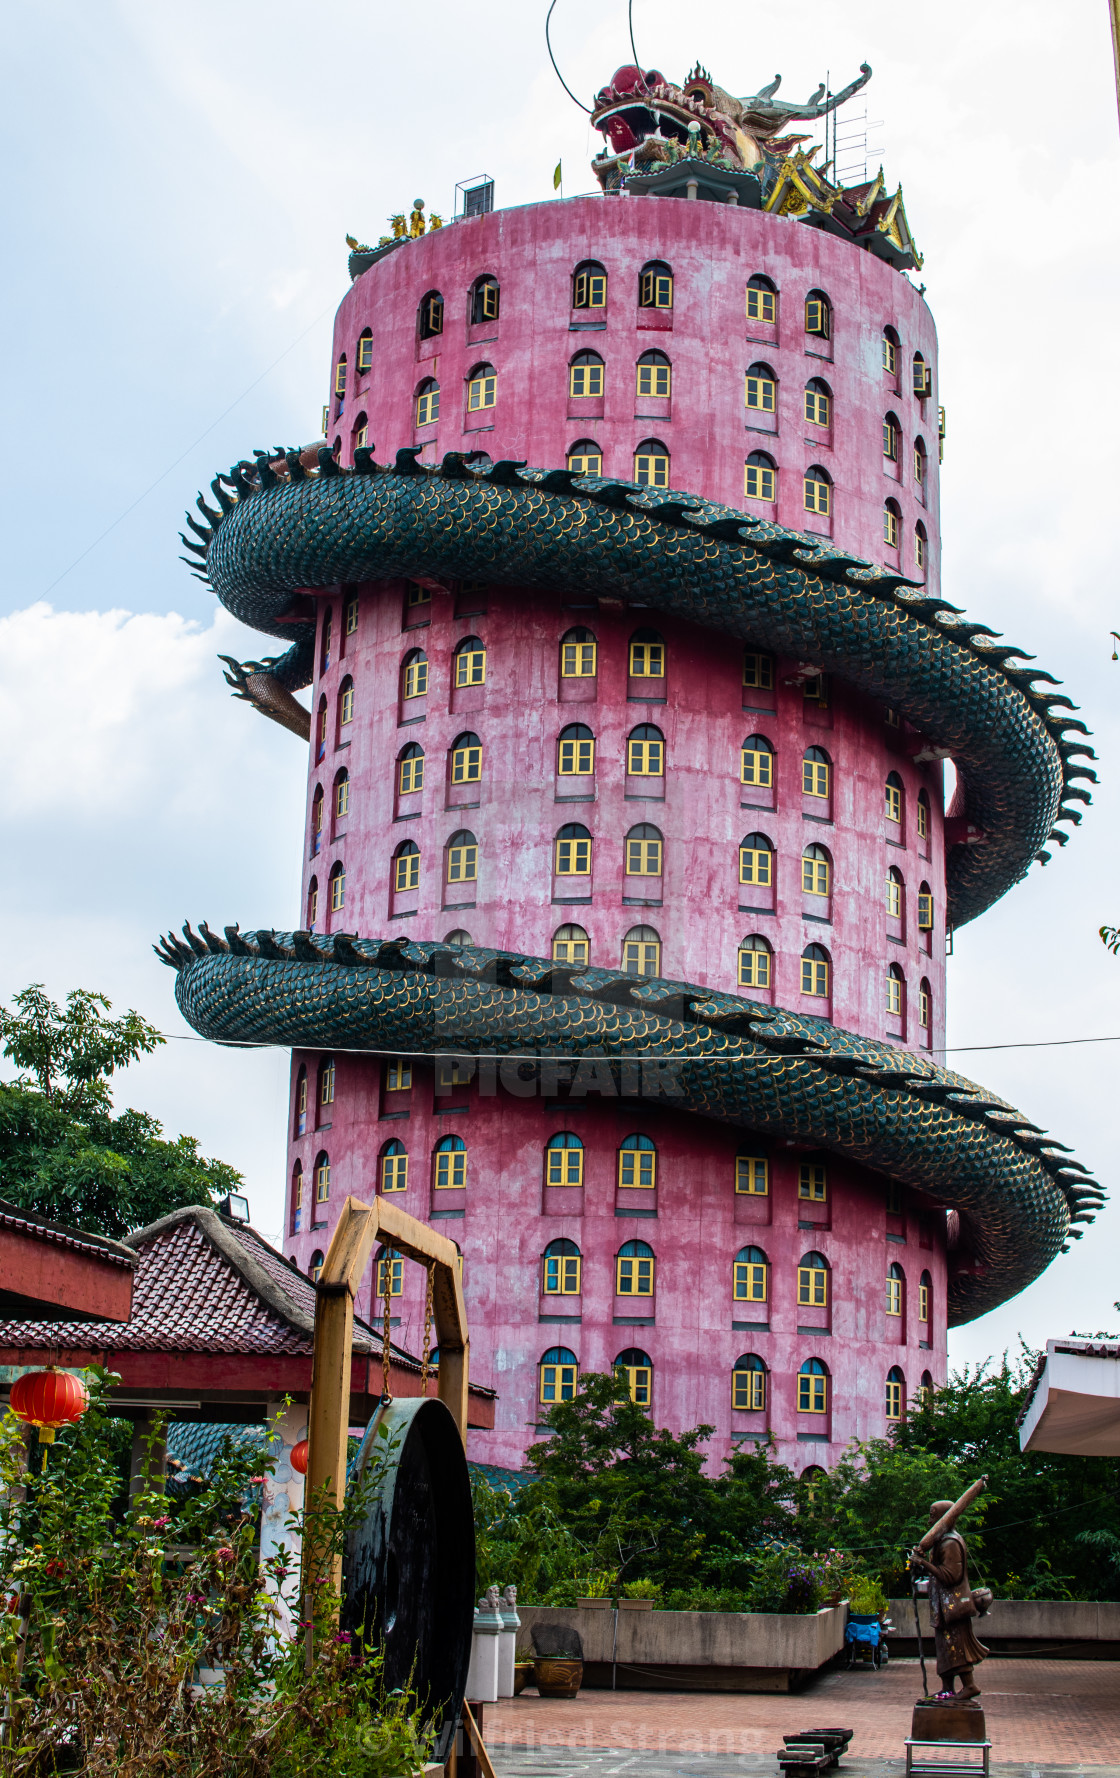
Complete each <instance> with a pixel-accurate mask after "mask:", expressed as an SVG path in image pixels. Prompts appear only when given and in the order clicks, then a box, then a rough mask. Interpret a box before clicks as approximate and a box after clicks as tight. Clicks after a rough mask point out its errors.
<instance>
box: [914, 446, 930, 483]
mask: <svg viewBox="0 0 1120 1778" xmlns="http://www.w3.org/2000/svg"><path fill="white" fill-rule="evenodd" d="M927 462H928V459H927V457H926V446H925V440H924V439H922V438H916V439H915V440H914V480H915V482H916V483H917V485H918V491H919V493H924V492H925V486H926V467H927Z"/></svg>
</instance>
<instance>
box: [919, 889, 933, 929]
mask: <svg viewBox="0 0 1120 1778" xmlns="http://www.w3.org/2000/svg"><path fill="white" fill-rule="evenodd" d="M918 930H919V932H932V931H933V896H932V895H919V897H918Z"/></svg>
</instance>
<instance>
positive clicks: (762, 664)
mask: <svg viewBox="0 0 1120 1778" xmlns="http://www.w3.org/2000/svg"><path fill="white" fill-rule="evenodd" d="M743 684H744V685H745V686H747V687H749V688H750V689H751V690H754V691H773V689H774V657H773V655H772V654H760V653H759V652H758V650H757V649H756V648H747V649H745V650H744V651H743Z"/></svg>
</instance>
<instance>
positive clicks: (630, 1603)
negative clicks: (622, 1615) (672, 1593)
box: [618, 1580, 661, 1611]
mask: <svg viewBox="0 0 1120 1778" xmlns="http://www.w3.org/2000/svg"><path fill="white" fill-rule="evenodd" d="M618 1603H619V1605H620V1606H621V1607H622V1610H623V1611H652V1610H653V1608H654V1606H655V1605H659V1604H660V1603H661V1588H660V1587H659V1586H658V1584H657V1582H656V1581H655V1580H630V1581H627V1583H626V1593H625V1596H624V1597H623V1598H621V1599H620V1600H619V1602H618Z"/></svg>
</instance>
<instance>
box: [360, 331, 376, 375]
mask: <svg viewBox="0 0 1120 1778" xmlns="http://www.w3.org/2000/svg"><path fill="white" fill-rule="evenodd" d="M357 365H358V370H359V372H360V373H361V374H363V375H364V373H365V372H366V371H367V370H371V369H372V368H373V332H372V330H371V329H370V328H368V327H363V328H362V331H361V333H360V334H359V335H358V358H357Z"/></svg>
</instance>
